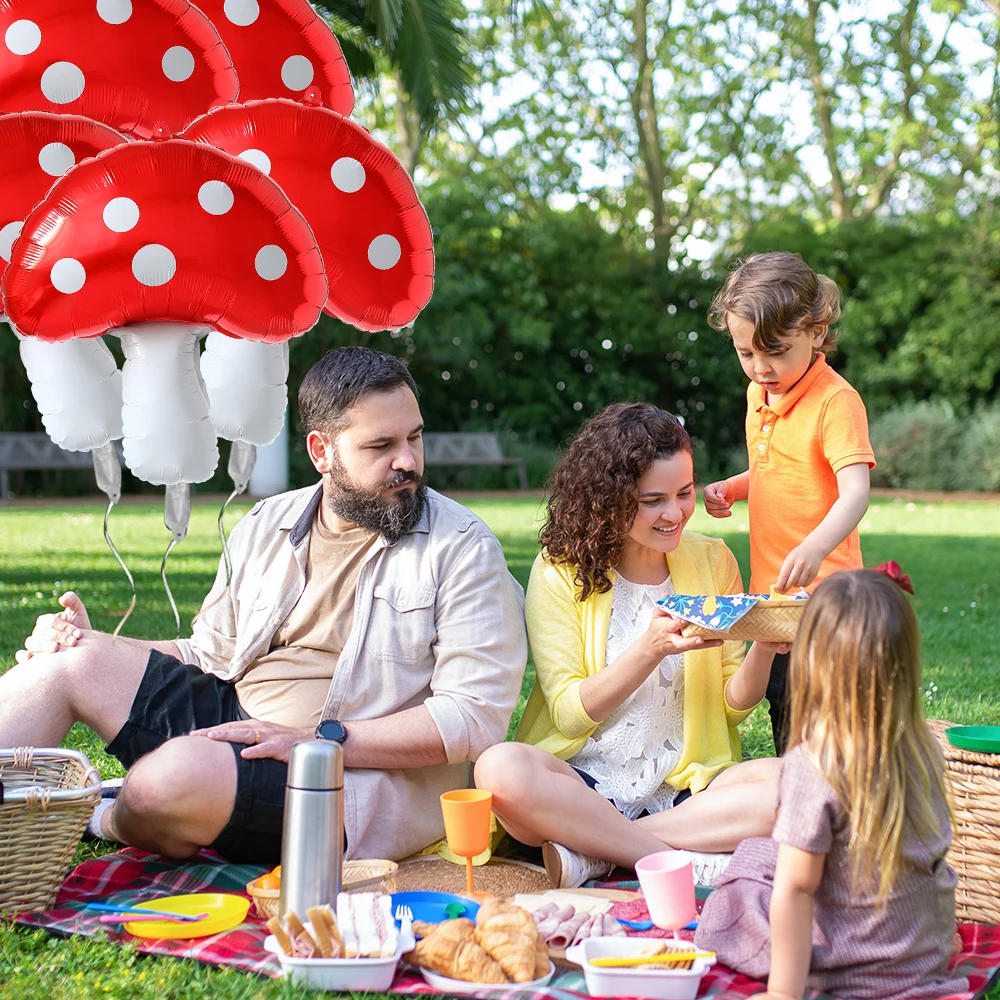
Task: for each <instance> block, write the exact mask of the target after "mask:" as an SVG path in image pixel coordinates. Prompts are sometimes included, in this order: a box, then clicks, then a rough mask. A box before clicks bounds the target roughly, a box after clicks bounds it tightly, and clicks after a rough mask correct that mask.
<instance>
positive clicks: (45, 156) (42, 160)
mask: <svg viewBox="0 0 1000 1000" xmlns="http://www.w3.org/2000/svg"><path fill="white" fill-rule="evenodd" d="M74 163H76V156H74V155H73V150H72V149H70V148H69V146H67V145H66V143H64V142H48V143H46V144H45V145H44V146H42V148H41V149H40V150H39V151H38V165H39V166H40V167H41V168H42V170H44V171H45V172H46V173H47V174H48V175H49V177H62V175H63V174H64V173H66V171H67V170H69V168H70V167H71V166H73V164H74Z"/></svg>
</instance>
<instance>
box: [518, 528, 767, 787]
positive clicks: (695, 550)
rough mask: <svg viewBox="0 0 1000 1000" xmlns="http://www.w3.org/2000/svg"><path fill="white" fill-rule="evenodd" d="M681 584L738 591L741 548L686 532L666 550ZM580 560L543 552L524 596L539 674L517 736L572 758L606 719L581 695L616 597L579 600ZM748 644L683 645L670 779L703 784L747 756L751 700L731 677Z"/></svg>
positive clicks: (694, 590) (599, 665) (683, 589)
mask: <svg viewBox="0 0 1000 1000" xmlns="http://www.w3.org/2000/svg"><path fill="white" fill-rule="evenodd" d="M667 568H668V570H669V572H670V578H671V581H672V583H673V587H674V591H675V593H678V594H737V593H740V592H742V590H743V582H742V579H741V577H740V569H739V566H738V565H737V563H736V558H735V556H733V554H732V552H730V551H729V549H728V548H727V547H726V545H725V543H724V542H722V541H721V540H720V539H718V538H707V537H705V536H704V535H698V534H695V533H694V532H685V534H684V536H683V538H682V539H681V543H680V545H678V547H677V548H676V549H675V550H674V551H673V552H671V553H669V554H668V555H667ZM575 574H576V567H575V566H568V565H564V564H553V563H550V562H548V560H547V559H546V558H545V553H544V552H542V553H539V555H538V558H536V559H535V563H534V565H533V566H532V568H531V577H530V579H529V581H528V591H527V595H526V597H525V608H524V612H525V618H526V620H527V624H528V642H529V643H530V645H531V653H532V657H533V658H534V661H535V671H536V680H535V686H534V688H532V691H531V696H530V697H529V698H528V704H527V706H526V707H525V710H524V716H523V717H522V719H521V724H520V726H519V727H518V730H517V737H516V738H517V740H519V741H520V742H522V743H530V744H533V745H534V746H539V747H541V748H542V749H543V750H548V751H549V752H550V753H552V754H554V755H555V756H556V757H559V758H560V759H561V760H569V759H570V758H571V757H572V756H573V755H574V754H575V753H577V751H579V750H580V749H581V748H582V747H583V745H584V744H585V743H586V742H587V740H588V738H589V737H590V736H591V735H592V734H593V732H594V730H595V729H596V728H597V725H598V724H597V723H596V722H595V721H594V720H593V719H592V718H590V716H589V715H587V712H586V710H585V709H584V707H583V702H582V700H581V699H580V684H581V682H582V681H583V680H584V678H586V677H590V676H592V675H593V674H596V673H597V671H598V670H602V669H603V668H604V666H605V663H604V652H605V646H606V645H607V641H608V623H609V621H610V620H611V597H612V592H611V591H610V590H609V591H608V592H607V593H604V594H592V595H591V596H590V597H588V598H587V600H585V601H583V602H580V601H578V600H577V595H578V594H579V587H578V585H577V584H576V582H575V580H574V576H575ZM745 652H746V646H745V644H744V643H742V642H726V643H725V644H723V645H722V646H716V647H714V648H712V649H703V650H697V651H692V652H689V653H685V654H684V747H683V750H682V751H681V756H680V759H679V760H678V762H677V767H676V768H675V769H674V770H673V771H672V772H671V773H670V774H668V775H667V777H666V779H665V780H666V781H667V782H668V783H669V784H671V785H673V787H674V788H676V789H678V790H681V789H684V788H689V789H690V790H691V791H692V792H700V791H701V790H702V789H703V788H704V787H705V786H706V785H708V783H709V782H710V781H711V780H712V779H713V778H714V777H715V776H716V775H717V774H718V773H719V772H720V771H724V770H725V769H726V768H727V767H731V766H732V765H733V764H735V763H737V762H738V761H739V760H740V738H739V734H738V732H737V730H736V727H737V726H738V725H739V723H740V722H742V721H743V720H744V719H745V718H746V717H747V716H748V715H749V714H750V711H752V710H747V711H745V712H737V711H735V710H734V709H733V708H731V707H730V706H729V703H728V702H727V701H726V696H725V689H726V684H727V683H728V681H729V678H730V677H732V675H733V674H734V673H736V671H737V670H738V669H739V666H740V664H741V663H742V662H743V657H744V655H745Z"/></svg>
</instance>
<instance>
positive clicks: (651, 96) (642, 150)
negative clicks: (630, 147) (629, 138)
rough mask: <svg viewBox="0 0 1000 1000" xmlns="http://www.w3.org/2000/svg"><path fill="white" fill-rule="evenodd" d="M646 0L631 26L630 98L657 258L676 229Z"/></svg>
mask: <svg viewBox="0 0 1000 1000" xmlns="http://www.w3.org/2000/svg"><path fill="white" fill-rule="evenodd" d="M647 17H648V3H647V0H635V6H634V8H633V9H632V25H633V28H634V30H635V40H634V41H633V43H632V52H633V55H634V56H635V61H636V81H635V89H634V90H633V91H632V93H631V95H630V102H631V104H632V115H633V118H634V119H635V127H636V132H637V133H638V136H639V156H640V157H641V158H642V166H643V173H644V175H645V179H646V191H647V195H648V197H649V210H650V211H651V212H652V214H653V240H654V242H655V244H656V254H657V256H658V257H666V256H667V254H668V253H669V252H670V241H671V239H672V237H673V234H674V229H675V227H674V226H672V225H671V224H670V222H669V219H668V218H667V217H666V210H665V203H664V197H663V185H664V180H665V175H666V171H665V169H664V164H663V147H662V145H661V143H660V125H659V120H658V117H657V108H656V93H655V91H654V89H653V62H652V60H651V59H650V57H649V43H648V39H647Z"/></svg>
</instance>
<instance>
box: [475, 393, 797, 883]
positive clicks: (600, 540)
mask: <svg viewBox="0 0 1000 1000" xmlns="http://www.w3.org/2000/svg"><path fill="white" fill-rule="evenodd" d="M695 502H696V498H695V488H694V470H693V463H692V455H691V441H690V439H689V438H688V435H687V433H686V432H685V430H684V428H683V427H682V426H681V424H680V422H679V421H678V420H677V418H676V417H674V416H673V415H672V414H670V413H667V412H666V411H664V410H661V409H658V408H657V407H655V406H651V405H649V404H646V403H616V404H615V405H613V406H609V407H607V408H606V409H604V410H602V411H601V412H600V413H598V414H597V415H596V416H595V417H593V418H592V419H591V420H589V421H588V422H587V423H586V424H585V425H584V426H583V428H582V429H581V431H580V432H579V434H578V435H577V437H576V438H575V440H574V441H573V442H572V443H571V445H570V447H569V449H568V451H567V452H566V454H565V456H564V457H563V459H562V460H561V461H560V463H559V465H558V466H557V468H556V470H555V472H554V474H553V479H552V484H551V494H550V497H549V501H548V508H547V516H546V520H545V524H544V526H543V528H542V531H541V536H540V537H541V542H542V551H541V553H540V554H539V556H538V558H537V559H536V560H535V564H534V566H533V567H532V570H531V577H530V580H529V582H528V591H527V597H526V603H525V616H526V618H527V624H528V639H529V641H530V644H531V652H532V655H533V658H534V662H535V670H536V674H537V676H536V680H535V686H534V688H533V689H532V692H531V696H530V697H529V699H528V704H527V707H526V708H525V712H524V716H523V718H522V720H521V725H520V728H519V729H518V733H517V740H518V742H514V743H503V744H500V745H498V746H494V747H491V748H490V749H489V750H487V751H486V752H485V753H484V754H483V755H482V756H481V757H480V758H479V760H478V762H477V764H476V784H477V785H478V786H479V787H480V788H485V789H488V790H489V791H491V792H492V793H493V809H494V812H495V813H496V815H497V818H498V819H499V820H500V822H501V823H502V824H503V826H504V828H505V829H506V830H507V832H508V833H510V834H511V836H513V837H514V838H515V839H516V840H519V841H521V842H522V843H524V844H527V845H530V846H533V847H539V846H541V848H542V854H543V858H544V860H545V867H546V869H547V870H548V873H549V877H550V879H551V881H552V884H553V885H554V886H556V887H571V886H577V885H582V884H583V882H584V881H586V880H587V879H588V878H594V877H598V876H600V875H602V874H606V873H607V872H609V871H610V870H611V868H612V867H613V866H614V865H616V864H617V865H622V866H624V867H628V868H631V867H632V866H633V865H634V864H635V862H636V861H637V860H638V859H639V858H641V857H642V856H643V855H646V854H650V853H652V852H654V851H660V850H664V849H665V848H667V847H675V848H685V849H687V850H691V851H693V852H695V875H696V878H697V879H698V881H699V882H703V883H710V882H711V881H714V879H715V878H717V877H718V876H719V875H721V873H722V871H723V870H724V868H725V865H726V864H727V863H728V859H729V853H728V852H731V851H732V850H733V849H734V848H735V847H736V845H737V844H738V843H739V842H740V841H741V840H743V839H744V838H745V837H753V836H756V837H761V836H764V837H766V836H768V835H769V834H770V832H771V828H772V827H773V825H774V818H775V809H776V804H777V782H778V772H779V761H778V760H776V759H774V758H770V759H765V760H755V761H745V762H741V760H740V742H739V735H738V733H737V729H736V727H737V726H738V725H739V723H740V722H742V721H743V720H744V719H745V718H746V717H747V715H749V713H750V712H751V710H752V709H753V708H754V707H755V706H756V705H757V703H758V702H759V701H760V700H761V699H762V698H763V696H764V691H765V688H766V687H767V679H768V675H769V673H770V668H771V660H772V658H773V657H774V654H775V653H776V652H784V651H786V650H787V647H786V646H783V645H776V644H766V643H754V645H753V646H751V648H750V650H749V652H746V653H745V645H744V644H743V643H741V642H723V641H721V640H711V639H702V638H697V637H695V638H684V637H682V636H681V634H680V630H681V628H682V627H683V625H684V623H683V622H682V621H680V620H678V619H675V618H673V617H671V616H670V615H668V614H666V613H665V612H663V611H662V610H660V609H659V608H658V607H656V603H655V602H656V601H657V600H659V599H660V598H662V597H666V596H667V595H668V594H671V593H679V594H732V593H740V592H741V591H742V590H743V584H742V580H741V578H740V571H739V567H738V566H737V564H736V559H735V558H734V556H733V554H732V553H731V552H730V551H729V549H728V548H727V547H726V546H725V544H724V543H723V542H721V541H720V540H718V539H714V538H706V537H705V536H703V535H697V534H695V533H693V532H689V533H685V531H684V528H685V525H686V524H687V522H688V520H689V518H690V517H691V515H692V514H693V513H694V509H695ZM744 653H745V655H744Z"/></svg>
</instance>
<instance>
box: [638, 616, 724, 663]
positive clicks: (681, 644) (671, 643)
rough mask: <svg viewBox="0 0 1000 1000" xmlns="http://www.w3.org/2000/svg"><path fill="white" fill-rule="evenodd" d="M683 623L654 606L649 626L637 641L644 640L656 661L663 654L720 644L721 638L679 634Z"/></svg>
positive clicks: (708, 647)
mask: <svg viewBox="0 0 1000 1000" xmlns="http://www.w3.org/2000/svg"><path fill="white" fill-rule="evenodd" d="M685 625H687V622H686V621H684V619H682V618H675V617H674V616H673V615H672V614H670V613H669V612H667V611H664V610H663V609H662V608H654V609H653V617H652V620H651V621H650V623H649V628H648V629H646V631H645V633H644V634H643V636H642V638H641V639H640V640H639V641H640V642H642V641H645V642H646V643H647V644H648V645H649V646H650V647H651V648H652V650H653V651H654V652H655V653H656V654H657V657H658V659H657V661H656V662H657V663H659V662H660V660H662V659H663V657H664V656H671V655H673V654H675V653H687V652H688V651H690V650H692V649H711V648H712V647H713V646H721V645H722V643H723V640H722V639H704V638H702V636H700V635H693V636H691V637H690V638H685V637H684V636H682V635H681V629H683V628H684V626H685Z"/></svg>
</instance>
